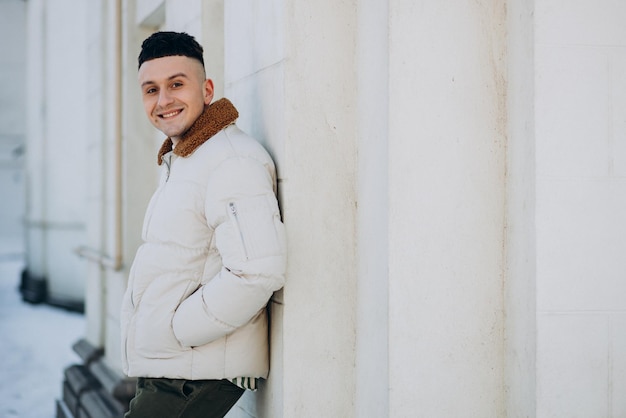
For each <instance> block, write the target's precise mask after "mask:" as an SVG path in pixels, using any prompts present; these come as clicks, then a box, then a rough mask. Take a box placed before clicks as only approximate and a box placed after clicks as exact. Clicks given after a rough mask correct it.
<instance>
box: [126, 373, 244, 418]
mask: <svg viewBox="0 0 626 418" xmlns="http://www.w3.org/2000/svg"><path fill="white" fill-rule="evenodd" d="M243 392H244V390H243V389H242V388H240V387H239V386H237V385H235V384H233V383H231V382H229V381H228V380H182V379H163V378H159V379H154V378H145V377H140V378H138V379H137V392H136V394H135V397H134V398H133V399H132V400H131V401H130V409H129V411H128V412H127V413H126V415H124V417H125V418H222V417H223V416H224V415H226V413H227V412H228V411H229V410H230V409H231V408H232V407H233V406H234V405H235V403H236V402H237V400H239V398H240V397H241V395H243Z"/></svg>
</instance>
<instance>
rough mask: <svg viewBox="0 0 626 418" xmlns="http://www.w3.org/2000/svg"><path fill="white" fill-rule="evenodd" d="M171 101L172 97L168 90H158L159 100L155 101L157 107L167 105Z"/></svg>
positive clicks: (172, 100)
mask: <svg viewBox="0 0 626 418" xmlns="http://www.w3.org/2000/svg"><path fill="white" fill-rule="evenodd" d="M172 102H174V98H173V97H172V95H171V94H170V93H169V91H167V89H162V90H160V91H159V100H158V103H157V104H158V107H160V108H165V107H167V106H169V105H170V104H171V103H172Z"/></svg>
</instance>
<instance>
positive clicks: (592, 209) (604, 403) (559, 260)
mask: <svg viewBox="0 0 626 418" xmlns="http://www.w3.org/2000/svg"><path fill="white" fill-rule="evenodd" d="M535 4H536V9H535V19H536V47H535V49H536V78H535V85H536V114H535V119H536V153H537V209H536V211H537V212H536V215H537V328H538V336H537V417H542V418H543V417H564V416H567V417H592V416H593V417H622V416H626V397H625V396H624V393H625V392H626V378H625V376H626V337H625V336H626V298H624V295H625V294H626V281H625V280H624V271H625V270H626V257H624V248H626V223H625V222H624V213H626V178H625V174H626V118H625V116H624V115H625V114H626V78H624V74H625V72H626V25H624V21H625V20H626V3H624V2H615V1H609V0H602V1H596V2H581V1H577V2H572V1H567V0H557V1H546V0H536V1H535Z"/></svg>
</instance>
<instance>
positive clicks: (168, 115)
mask: <svg viewBox="0 0 626 418" xmlns="http://www.w3.org/2000/svg"><path fill="white" fill-rule="evenodd" d="M179 113H180V111H178V110H175V111H173V112H170V113H164V114H162V115H161V116H162V117H164V118H171V117H172V116H175V115H178V114H179Z"/></svg>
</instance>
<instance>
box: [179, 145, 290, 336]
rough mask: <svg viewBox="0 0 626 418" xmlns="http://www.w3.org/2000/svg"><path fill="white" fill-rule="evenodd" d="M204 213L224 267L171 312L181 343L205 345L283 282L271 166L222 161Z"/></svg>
mask: <svg viewBox="0 0 626 418" xmlns="http://www.w3.org/2000/svg"><path fill="white" fill-rule="evenodd" d="M205 214H206V218H207V222H208V224H209V226H210V227H212V228H214V230H215V241H216V247H217V250H218V251H219V253H220V256H221V257H222V264H223V267H222V268H221V270H220V271H219V272H218V273H217V274H216V275H215V276H214V277H213V278H212V279H211V280H209V281H208V282H207V283H206V284H205V285H203V286H202V287H200V288H199V289H198V290H197V291H196V292H194V293H193V294H192V295H191V296H189V297H188V298H187V299H185V300H184V301H183V302H182V303H181V304H180V306H179V307H178V309H177V310H176V312H175V313H174V317H173V320H172V326H173V330H174V334H175V335H176V338H177V339H178V340H179V341H180V342H181V344H183V345H184V346H192V347H193V346H199V345H203V344H207V343H209V342H211V341H213V340H216V339H218V338H221V337H223V336H224V335H226V334H229V333H231V332H233V331H234V330H236V329H237V328H238V327H240V326H242V325H244V324H246V323H247V322H248V321H250V320H251V319H252V318H253V317H254V316H255V315H256V314H257V313H258V312H259V310H260V309H262V308H264V307H265V305H266V304H267V302H268V301H269V298H270V297H271V296H272V293H273V292H274V291H276V290H278V289H280V288H281V287H282V286H283V284H284V282H285V269H286V243H285V241H286V239H285V231H284V226H283V224H282V222H281V219H280V212H279V208H278V202H277V200H276V196H275V193H274V171H273V166H268V165H264V164H262V163H261V162H259V161H257V160H256V159H253V158H240V157H237V158H230V159H228V160H226V161H224V162H222V164H221V165H220V166H219V167H218V168H217V169H216V170H215V171H214V172H213V174H212V175H211V177H210V179H209V184H208V186H207V199H206V202H205Z"/></svg>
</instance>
